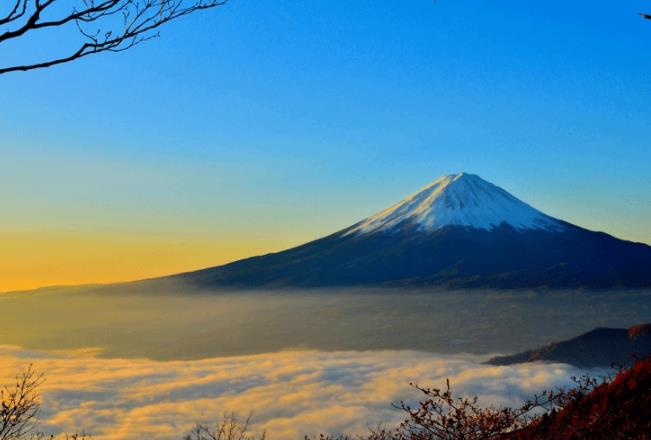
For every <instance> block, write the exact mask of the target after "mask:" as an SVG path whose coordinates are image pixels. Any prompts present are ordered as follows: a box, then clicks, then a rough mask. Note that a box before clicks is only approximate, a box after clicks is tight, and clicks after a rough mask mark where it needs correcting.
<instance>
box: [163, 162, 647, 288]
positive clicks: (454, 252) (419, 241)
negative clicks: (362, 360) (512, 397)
mask: <svg viewBox="0 0 651 440" xmlns="http://www.w3.org/2000/svg"><path fill="white" fill-rule="evenodd" d="M649 267H651V247H649V246H647V245H645V244H641V243H633V242H629V241H624V240H619V239H617V238H615V237H612V236H610V235H608V234H605V233H602V232H593V231H589V230H586V229H583V228H580V227H578V226H575V225H572V224H570V223H567V222H564V221H562V220H558V219H555V218H553V217H550V216H548V215H546V214H543V213H542V212H540V211H538V210H536V209H534V208H532V207H531V206H529V205H527V204H526V203H524V202H522V201H520V200H519V199H517V198H515V197H514V196H512V195H511V194H509V193H508V192H506V191H504V190H503V189H501V188H499V187H497V186H495V185H493V184H491V183H489V182H486V181H485V180H483V179H481V178H480V177H478V176H475V175H471V174H465V173H461V174H457V175H450V176H444V177H441V178H439V179H437V180H436V181H435V182H433V183H432V184H430V185H429V186H427V187H426V188H424V189H423V190H421V191H420V192H418V193H416V194H414V195H412V196H410V197H408V198H406V199H404V200H403V201H402V202H400V203H398V204H396V205H394V206H392V207H390V208H388V209H386V210H384V211H381V212H379V213H377V214H375V215H373V216H371V217H369V218H367V219H364V220H362V221H361V222H359V223H357V224H355V225H353V226H351V227H349V228H346V229H344V230H342V231H339V232H337V233H334V234H332V235H329V236H327V237H325V238H321V239H319V240H315V241H312V242H309V243H307V244H304V245H302V246H298V247H295V248H292V249H289V250H286V251H282V252H278V253H273V254H268V255H263V256H258V257H253V258H247V259H244V260H240V261H236V262H233V263H230V264H226V265H223V266H218V267H213V268H208V269H203V270H199V271H195V272H190V273H184V274H180V275H176V276H174V278H175V279H177V280H183V281H184V282H187V283H189V284H191V285H194V286H198V287H203V288H222V287H224V288H225V287H228V288H233V287H241V288H285V287H332V286H352V285H375V286H442V287H451V288H458V287H477V288H478V287H490V288H520V287H553V288H582V287H586V288H617V287H646V286H651V270H649Z"/></svg>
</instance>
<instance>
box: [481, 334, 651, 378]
mask: <svg viewBox="0 0 651 440" xmlns="http://www.w3.org/2000/svg"><path fill="white" fill-rule="evenodd" d="M632 355H635V357H637V358H640V359H641V358H646V357H648V356H651V324H642V325H636V326H633V327H631V328H629V329H625V328H596V329H594V330H592V331H589V332H588V333H585V334H583V335H581V336H577V337H576V338H572V339H568V340H566V341H561V342H554V343H552V344H549V345H546V346H545V347H542V348H538V349H535V350H529V351H525V352H522V353H517V354H514V355H511V356H499V357H494V358H492V359H490V360H489V361H488V362H487V363H488V364H492V365H512V364H519V363H523V362H534V361H552V362H562V363H565V364H572V365H576V366H578V367H582V368H591V367H610V366H611V365H613V364H615V365H623V366H629V365H631V364H632V363H633V360H634V358H633V357H632Z"/></svg>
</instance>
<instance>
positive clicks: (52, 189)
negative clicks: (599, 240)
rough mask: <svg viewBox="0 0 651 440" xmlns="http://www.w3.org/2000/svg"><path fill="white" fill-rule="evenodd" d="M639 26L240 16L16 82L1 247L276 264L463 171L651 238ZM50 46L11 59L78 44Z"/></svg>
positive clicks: (529, 9)
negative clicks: (175, 245)
mask: <svg viewBox="0 0 651 440" xmlns="http://www.w3.org/2000/svg"><path fill="white" fill-rule="evenodd" d="M644 10H651V3H649V2H647V1H630V2H625V3H622V2H612V1H609V2H607V1H590V2H587V1H574V2H561V1H548V2H535V3H534V2H518V1H500V2H497V1H479V0H476V1H463V0H457V1H452V0H440V1H431V0H430V1H426V0H414V1H410V2H398V1H385V2H377V1H365V0H358V1H354V2H340V1H321V0H314V1H308V2H305V1H276V2H271V1H246V0H232V1H231V2H230V3H229V4H228V5H227V6H225V7H223V8H221V9H218V10H215V11H211V12H206V13H201V14H196V15H192V16H189V17H186V18H185V19H182V20H181V21H178V22H176V23H174V24H172V25H170V26H168V27H166V28H164V29H163V31H162V36H161V38H159V39H156V40H154V41H151V42H149V43H147V44H143V45H142V46H139V47H137V48H135V49H133V50H131V51H128V52H125V53H121V54H107V55H98V56H94V57H89V58H86V59H84V60H81V61H78V62H75V63H71V64H68V65H63V66H59V67H56V68H52V69H47V70H41V71H33V72H30V73H15V74H11V75H6V76H4V77H2V78H0V96H1V97H2V102H3V104H4V105H3V110H2V117H1V118H0V130H2V133H3V134H4V136H3V138H2V141H1V142H0V154H1V157H2V160H1V161H0V198H1V200H2V203H3V205H4V206H3V210H2V212H3V215H2V218H0V230H1V231H3V232H11V231H41V232H42V231H66V232H71V233H77V232H78V233H88V234H103V233H109V232H110V233H116V234H127V235H128V234H132V235H135V236H137V235H139V234H155V235H157V236H160V237H161V239H164V237H173V236H180V235H183V234H186V235H187V234H194V235H196V236H198V237H211V238H213V239H219V238H220V237H222V238H223V237H226V236H228V237H229V239H233V240H236V239H238V238H247V239H248V240H249V241H251V240H253V241H255V240H259V243H263V244H264V243H266V244H264V245H263V246H262V247H263V248H265V249H266V248H269V250H272V249H274V248H277V247H283V246H285V245H290V244H297V243H300V242H301V241H304V240H306V239H309V238H314V237H317V236H320V235H323V234H326V233H329V232H332V231H334V230H336V229H338V228H341V227H344V226H347V225H349V224H351V223H353V222H355V221H357V220H359V219H360V218H362V217H365V216H367V215H369V214H371V213H372V212H374V211H377V210H378V209H381V208H384V207H385V206H387V205H389V204H391V203H393V202H395V201H397V200H399V199H401V198H402V197H403V196H405V195H406V194H408V193H411V192H413V191H415V190H417V189H418V188H420V187H421V186H423V185H425V184H426V183H428V182H429V181H431V180H434V179H435V178H436V177H438V176H439V175H442V174H448V173H454V172H458V171H467V172H472V173H476V174H479V175H481V176H482V177H484V178H485V179H487V180H490V181H492V182H494V183H496V184H497V185H500V186H502V187H504V188H505V189H507V190H509V191H511V192H512V193H514V194H515V195H516V196H518V197H520V198H522V199H524V200H525V201H527V202H529V203H530V204H532V205H534V206H536V207H537V208H539V209H541V210H543V211H545V212H547V213H549V214H551V215H554V216H557V217H561V218H564V219H566V220H569V221H572V222H574V223H577V224H580V225H582V226H585V227H588V228H591V229H600V230H606V231H607V232H610V233H613V234H615V235H618V236H621V237H624V238H628V239H632V240H637V241H645V242H647V243H651V189H650V188H651V171H650V170H649V165H650V164H651V141H650V139H649V134H648V128H649V125H650V124H649V121H651V75H650V73H651V22H647V21H644V20H642V19H641V18H640V17H638V16H637V13H638V12H641V11H644ZM49 35H50V34H44V35H43V36H42V38H40V39H39V40H34V41H30V42H27V43H25V44H21V45H17V46H10V47H7V48H5V49H4V51H0V59H2V57H4V58H5V59H18V58H19V57H21V56H27V57H29V56H36V55H38V54H39V53H41V52H45V51H47V50H50V49H53V48H55V46H56V45H57V44H64V43H65V42H68V41H71V39H72V38H73V37H72V35H66V36H64V37H63V38H61V39H59V40H56V41H54V40H53V39H52V38H51V37H50V36H49ZM265 246H266V247H265ZM256 249H257V248H256ZM243 252H244V251H243ZM217 253H219V252H217ZM220 255H221V254H220ZM220 258H226V257H224V256H223V255H222V256H221V257H220Z"/></svg>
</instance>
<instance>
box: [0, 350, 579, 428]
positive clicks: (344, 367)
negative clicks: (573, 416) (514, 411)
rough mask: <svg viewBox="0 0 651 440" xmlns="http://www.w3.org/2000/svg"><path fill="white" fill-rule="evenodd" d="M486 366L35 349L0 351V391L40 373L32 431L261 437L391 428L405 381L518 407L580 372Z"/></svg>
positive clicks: (396, 359) (416, 358)
mask: <svg viewBox="0 0 651 440" xmlns="http://www.w3.org/2000/svg"><path fill="white" fill-rule="evenodd" d="M485 359H486V357H478V356H471V355H463V356H461V355H459V356H444V355H437V354H432V353H425V352H418V351H368V352H355V351H345V352H343V351H342V352H320V351H288V352H279V353H269V354H259V355H250V356H234V357H217V358H209V359H202V360H192V361H189V360H183V361H154V360H148V359H106V358H101V357H97V356H94V354H93V352H92V351H88V352H68V353H62V352H39V351H34V350H25V349H22V348H20V347H16V346H8V345H4V346H2V345H0V384H11V383H12V381H13V379H14V376H15V375H16V374H17V373H20V372H21V371H23V370H24V369H25V368H26V366H27V365H29V364H30V363H32V364H33V365H34V367H35V368H36V369H37V370H38V371H39V372H42V373H44V374H45V378H46V381H45V383H44V384H43V386H42V388H41V390H42V395H41V398H42V402H43V409H42V414H41V420H42V423H41V428H42V430H44V431H45V432H46V433H48V434H56V433H60V432H75V431H81V430H84V431H85V432H86V433H89V434H92V436H93V438H94V439H96V440H109V439H110V440H118V439H125V440H126V439H129V440H132V439H140V438H147V439H152V440H168V439H179V440H180V439H181V438H182V437H183V435H184V434H185V433H187V432H188V430H189V429H190V428H191V427H192V426H193V425H194V423H196V422H197V421H201V422H205V423H214V422H217V421H219V420H220V419H221V416H222V415H223V414H224V413H225V412H230V411H235V412H238V413H239V414H241V415H243V416H246V415H248V414H249V413H250V412H252V413H253V426H252V428H253V431H254V432H258V433H259V432H261V431H262V430H263V429H265V430H266V431H267V433H268V436H269V438H270V439H271V440H280V439H282V440H285V439H289V440H292V439H303V437H304V435H305V434H309V435H314V434H318V433H321V432H324V433H332V434H336V433H344V432H345V433H356V432H364V431H366V430H367V427H368V426H370V425H377V424H378V423H385V424H387V425H389V426H392V425H393V424H394V423H396V422H398V421H400V420H401V419H402V418H403V416H402V413H401V412H400V411H398V410H396V409H394V408H392V406H391V403H392V402H397V401H399V400H401V399H413V398H417V397H418V393H417V392H416V391H415V390H413V389H411V388H410V387H409V382H417V383H419V384H421V385H428V386H441V385H443V384H444V383H445V379H446V378H449V379H450V382H451V384H452V387H453V390H456V391H458V392H460V393H466V394H470V395H479V396H480V403H482V404H486V405H488V404H493V405H499V404H506V405H518V404H520V403H521V402H522V401H523V400H524V399H527V398H530V397H532V395H533V394H535V393H538V392H540V391H542V390H543V389H546V388H549V387H552V386H558V385H563V384H567V383H568V382H569V381H570V377H571V376H573V375H577V374H580V373H581V372H580V371H578V370H576V369H574V368H573V367H570V366H568V365H563V364H545V363H532V364H521V365H517V366H512V367H497V366H489V365H483V364H482V363H481V362H482V361H483V360H485Z"/></svg>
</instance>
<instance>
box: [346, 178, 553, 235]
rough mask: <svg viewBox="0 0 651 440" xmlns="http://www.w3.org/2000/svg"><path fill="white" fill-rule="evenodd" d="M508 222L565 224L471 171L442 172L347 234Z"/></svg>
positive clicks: (515, 224)
mask: <svg viewBox="0 0 651 440" xmlns="http://www.w3.org/2000/svg"><path fill="white" fill-rule="evenodd" d="M503 224H507V225H510V226H512V227H513V228H515V229H517V230H526V229H545V230H562V229H564V228H565V226H564V224H563V223H562V222H560V221H559V220H557V219H555V218H553V217H550V216H548V215H546V214H543V213H542V212H540V211H538V210H537V209H535V208H533V207H531V206H529V205H528V204H526V203H524V202H523V201H521V200H519V199H518V198H516V197H514V196H513V195H511V194H509V193H508V192H506V191H505V190H503V189H502V188H500V187H498V186H496V185H493V184H492V183H490V182H487V181H485V180H483V179H482V178H481V177H479V176H477V175H474V174H467V173H459V174H450V175H447V176H442V177H439V178H438V179H436V180H435V181H434V182H432V183H431V184H429V185H427V186H426V187H425V188H423V189H421V190H420V191H419V192H417V193H415V194H412V195H411V196H409V197H407V198H405V199H404V200H402V201H401V202H399V203H397V204H395V205H393V206H391V207H390V208H387V209H385V210H383V211H380V212H378V213H377V214H375V215H372V216H371V217H368V218H366V219H364V220H362V221H361V222H359V223H357V224H356V225H355V226H354V227H353V228H352V229H350V230H349V231H348V232H347V233H346V235H349V234H367V233H370V232H378V231H397V230H400V229H402V228H404V227H416V228H417V229H418V230H423V231H434V230H437V229H440V228H442V227H444V226H465V227H471V228H477V229H486V230H491V229H493V228H495V227H498V226H500V225H503Z"/></svg>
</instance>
